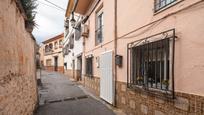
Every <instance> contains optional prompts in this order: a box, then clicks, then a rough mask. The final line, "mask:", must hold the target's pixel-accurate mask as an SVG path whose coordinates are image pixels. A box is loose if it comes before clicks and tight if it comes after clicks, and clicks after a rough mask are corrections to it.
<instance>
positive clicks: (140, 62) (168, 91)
mask: <svg viewBox="0 0 204 115" xmlns="http://www.w3.org/2000/svg"><path fill="white" fill-rule="evenodd" d="M174 46H175V29H171V30H168V31H164V32H162V33H159V34H156V35H153V36H150V37H147V38H144V39H141V40H138V41H135V42H132V43H129V44H128V45H127V47H128V50H127V60H128V62H127V64H128V65H127V67H128V68H127V70H128V72H127V86H128V87H129V88H133V89H143V90H145V91H148V92H150V93H153V94H164V95H165V96H167V97H171V98H173V97H174Z"/></svg>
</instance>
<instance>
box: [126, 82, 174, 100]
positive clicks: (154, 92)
mask: <svg viewBox="0 0 204 115" xmlns="http://www.w3.org/2000/svg"><path fill="white" fill-rule="evenodd" d="M128 89H129V90H134V91H136V92H139V93H145V94H149V95H150V96H155V97H158V98H163V99H170V100H173V99H174V93H173V92H174V91H170V90H167V91H164V90H159V89H154V88H147V87H144V86H138V85H132V86H128Z"/></svg>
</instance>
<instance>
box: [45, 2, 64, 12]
mask: <svg viewBox="0 0 204 115" xmlns="http://www.w3.org/2000/svg"><path fill="white" fill-rule="evenodd" d="M44 1H45V2H47V3H50V4H52V5H54V6H55V7H57V8H59V9H61V10H64V11H66V10H65V9H64V8H62V7H60V6H59V5H57V4H55V3H52V2H50V1H48V0H44Z"/></svg>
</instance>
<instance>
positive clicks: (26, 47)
mask: <svg viewBox="0 0 204 115" xmlns="http://www.w3.org/2000/svg"><path fill="white" fill-rule="evenodd" d="M0 40H1V42H0V60H1V61H0V115H32V114H33V111H34V109H35V107H36V103H37V86H36V84H37V83H36V68H35V40H34V39H33V38H32V37H31V35H30V33H28V32H27V31H26V29H25V25H24V18H23V16H22V13H21V12H20V10H19V8H18V7H17V4H16V1H15V0H1V2H0Z"/></svg>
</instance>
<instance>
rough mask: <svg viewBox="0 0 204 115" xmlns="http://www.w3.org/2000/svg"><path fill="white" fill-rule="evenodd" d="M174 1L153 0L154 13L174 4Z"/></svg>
mask: <svg viewBox="0 0 204 115" xmlns="http://www.w3.org/2000/svg"><path fill="white" fill-rule="evenodd" d="M175 1H176V0H155V12H157V11H158V10H160V9H162V8H164V7H166V6H168V5H170V4H172V3H174V2H175Z"/></svg>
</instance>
